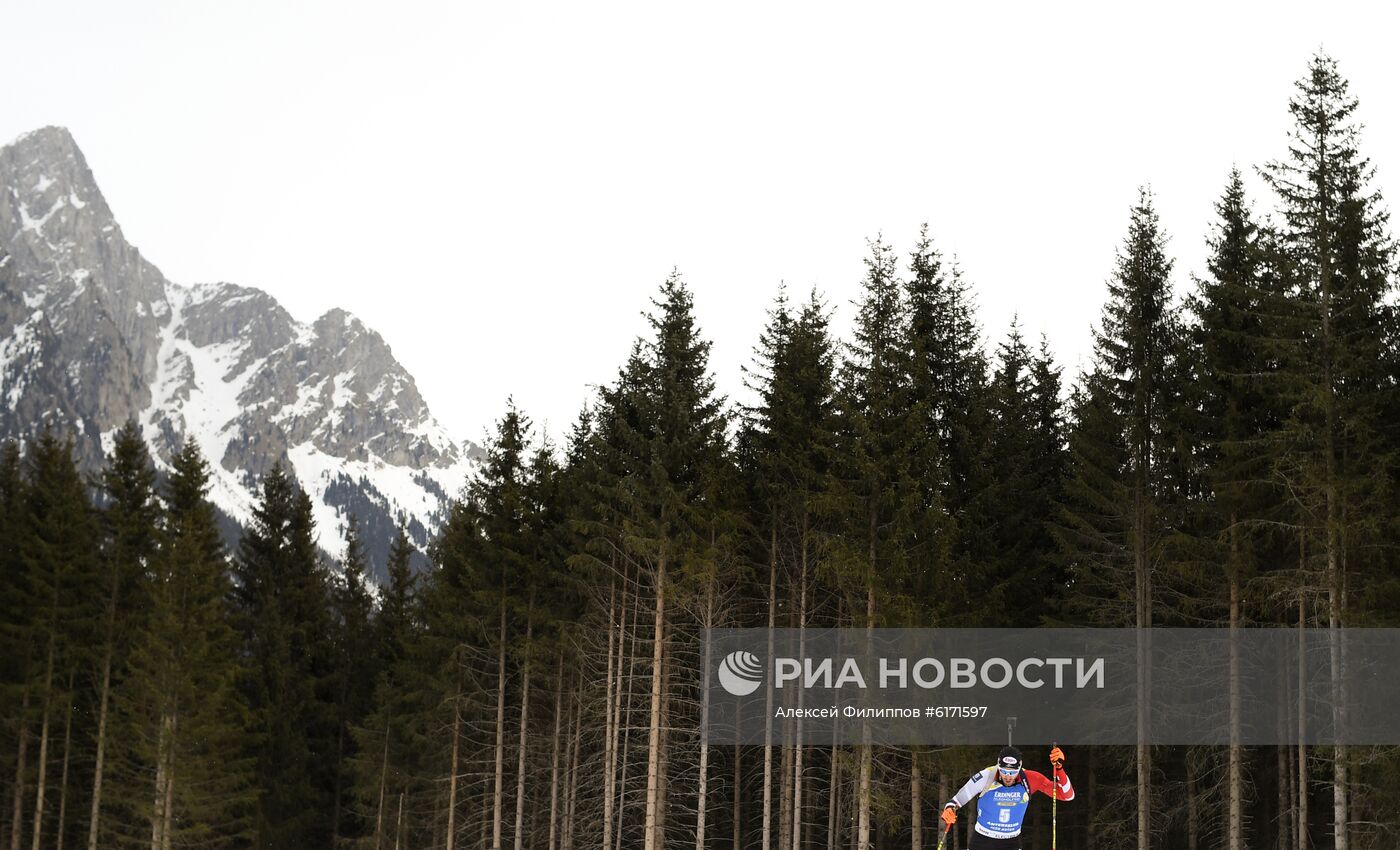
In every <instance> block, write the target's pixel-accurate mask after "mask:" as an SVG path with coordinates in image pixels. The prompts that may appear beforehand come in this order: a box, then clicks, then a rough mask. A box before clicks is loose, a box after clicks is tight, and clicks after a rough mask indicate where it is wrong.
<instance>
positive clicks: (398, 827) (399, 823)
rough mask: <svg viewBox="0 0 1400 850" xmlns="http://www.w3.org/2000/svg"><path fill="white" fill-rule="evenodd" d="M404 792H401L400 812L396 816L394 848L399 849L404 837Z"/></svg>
mask: <svg viewBox="0 0 1400 850" xmlns="http://www.w3.org/2000/svg"><path fill="white" fill-rule="evenodd" d="M403 794H404V792H402V791H400V792H399V813H398V815H397V816H396V817H395V818H394V850H399V844H400V842H401V841H402V839H403Z"/></svg>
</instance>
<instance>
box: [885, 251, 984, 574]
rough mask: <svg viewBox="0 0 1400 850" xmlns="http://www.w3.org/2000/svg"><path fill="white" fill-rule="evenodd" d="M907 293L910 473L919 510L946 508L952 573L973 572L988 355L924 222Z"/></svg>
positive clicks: (980, 546) (951, 267) (964, 288)
mask: <svg viewBox="0 0 1400 850" xmlns="http://www.w3.org/2000/svg"><path fill="white" fill-rule="evenodd" d="M905 298H906V301H907V310H908V320H907V321H908V346H909V356H910V362H909V370H910V371H909V401H910V403H911V405H912V406H913V407H912V409H913V410H914V411H915V416H916V418H917V419H918V429H919V443H920V446H921V450H920V457H919V458H918V459H917V461H916V463H917V464H918V465H917V467H916V468H915V471H914V474H915V476H916V477H917V478H918V480H919V486H920V488H921V491H922V497H921V498H922V503H923V507H924V508H925V509H926V510H934V511H937V510H942V511H946V512H947V514H948V515H949V516H950V517H952V519H953V523H954V530H953V535H952V536H953V539H952V550H953V551H952V554H953V557H954V558H955V559H956V561H957V564H958V570H959V571H972V570H976V569H977V568H978V567H979V566H980V564H981V563H982V562H983V561H985V560H986V558H987V557H988V556H989V554H990V547H991V545H992V544H991V541H990V540H988V539H987V537H986V535H985V534H984V530H985V529H986V528H987V526H986V524H985V523H983V522H981V521H980V518H979V517H977V516H975V515H974V513H973V507H972V506H973V502H974V500H975V499H976V498H977V497H978V495H979V494H980V493H981V491H982V490H983V489H984V488H985V487H986V486H988V484H989V483H990V478H991V475H990V470H989V469H988V468H987V466H986V465H985V463H984V462H983V452H984V451H985V441H986V438H987V435H988V433H989V432H990V428H991V423H990V421H989V412H988V400H987V368H988V367H987V359H986V355H985V353H984V352H983V350H982V342H981V332H980V330H979V329H978V326H977V320H976V317H975V315H974V304H973V300H972V293H971V289H970V287H969V286H968V285H967V283H966V281H964V280H963V278H962V272H961V270H959V269H958V268H957V266H956V265H955V264H952V263H947V262H945V261H944V259H943V256H942V255H941V254H940V253H939V252H938V251H937V250H936V249H935V248H934V247H933V240H932V239H931V237H930V236H929V234H928V225H924V226H923V227H922V228H921V229H920V231H919V239H918V242H917V244H916V245H915V248H914V253H913V256H912V258H911V261H910V267H909V279H908V281H907V283H906V284H905Z"/></svg>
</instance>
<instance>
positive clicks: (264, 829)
mask: <svg viewBox="0 0 1400 850" xmlns="http://www.w3.org/2000/svg"><path fill="white" fill-rule="evenodd" d="M233 574H234V579H235V587H234V599H235V600H236V607H237V611H238V621H239V624H240V629H241V632H242V635H243V643H244V649H243V652H244V655H245V658H246V663H247V665H248V667H249V671H248V677H247V684H246V687H245V694H246V697H247V700H248V705H249V708H250V709H251V711H252V712H253V717H254V728H255V729H256V730H257V735H258V745H257V749H258V760H257V775H258V781H259V786H260V795H259V801H258V817H257V840H256V846H257V847H258V848H266V850H275V849H276V848H287V850H292V848H300V847H306V846H312V845H324V844H325V843H327V842H328V841H329V838H330V835H331V832H332V828H333V824H332V823H331V818H332V814H333V808H334V801H333V790H332V789H333V787H334V779H333V771H334V765H335V752H336V746H337V744H336V742H337V737H338V736H337V734H336V723H335V710H334V696H333V694H334V691H333V688H332V687H331V685H332V681H331V677H330V673H331V670H332V668H333V664H334V652H335V650H334V645H333V643H332V638H331V611H330V597H329V578H328V575H327V571H326V569H325V566H324V565H323V564H322V563H321V559H320V555H319V553H318V551H317V549H316V541H315V537H314V522H313V520H312V517H311V501H310V499H309V498H308V497H307V496H306V494H305V493H304V492H301V491H298V490H297V489H296V487H295V486H294V483H293V481H292V479H291V478H290V477H289V476H288V475H287V473H286V471H285V470H284V469H283V468H282V467H281V466H280V465H279V466H274V467H273V468H272V470H271V471H270V472H269V473H268V474H267V477H266V478H264V480H263V496H262V501H261V502H260V503H259V504H258V505H257V507H256V508H255V509H254V512H253V520H252V525H251V527H250V528H249V529H248V531H247V532H246V533H245V534H244V536H243V539H242V541H241V543H240V545H239V549H238V558H237V559H236V562H235V567H234V571H233Z"/></svg>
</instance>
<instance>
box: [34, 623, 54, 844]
mask: <svg viewBox="0 0 1400 850" xmlns="http://www.w3.org/2000/svg"><path fill="white" fill-rule="evenodd" d="M53 655H54V643H53V637H52V636H50V637H49V651H48V661H46V662H45V673H44V718H43V722H42V723H41V724H40V726H39V776H38V779H37V780H36V781H35V783H34V831H33V839H34V840H33V842H32V843H31V844H30V847H31V848H32V850H39V847H40V845H41V843H42V840H43V833H44V790H45V789H44V786H45V785H46V784H47V782H48V780H47V773H48V766H49V712H50V710H51V709H52V702H53Z"/></svg>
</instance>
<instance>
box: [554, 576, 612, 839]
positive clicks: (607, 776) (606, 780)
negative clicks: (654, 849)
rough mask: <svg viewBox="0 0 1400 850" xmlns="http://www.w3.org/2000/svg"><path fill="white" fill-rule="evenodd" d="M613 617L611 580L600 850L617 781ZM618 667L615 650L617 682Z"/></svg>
mask: <svg viewBox="0 0 1400 850" xmlns="http://www.w3.org/2000/svg"><path fill="white" fill-rule="evenodd" d="M613 567H614V569H616V567H617V559H616V556H614V558H613ZM624 581H625V578H624ZM622 604H623V606H624V607H625V606H626V605H627V592H626V588H625V587H624V588H623V594H622ZM623 616H624V617H625V616H626V614H625V613H624V614H623ZM617 618H618V612H617V579H613V582H612V590H611V592H610V593H609V594H608V680H607V686H606V688H605V689H604V691H605V694H606V701H605V702H604V703H603V714H604V719H603V836H602V837H603V843H602V850H611V848H612V832H613V790H614V783H615V782H616V779H617V773H616V771H617V716H616V713H615V709H614V706H613V702H614V699H615V698H616V697H617V696H618V695H620V693H621V688H620V687H618V685H620V684H621V682H620V681H619V682H617V683H614V681H613V674H614V669H613V649H614V646H615V644H614V641H615V640H616V641H617V642H618V643H620V642H621V640H620V637H621V636H620V635H619V634H618V631H619V630H620V629H619V628H618V626H617ZM561 663H562V656H561ZM621 666H622V653H621V651H620V648H619V652H618V653H617V667H618V670H617V673H618V674H619V675H618V679H619V680H620V679H621V675H620V673H621ZM557 725H558V724H557V723H556V727H557ZM557 734H558V732H557V728H556V736H557ZM556 749H557V742H556ZM550 850H553V842H552V841H551V843H550Z"/></svg>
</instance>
